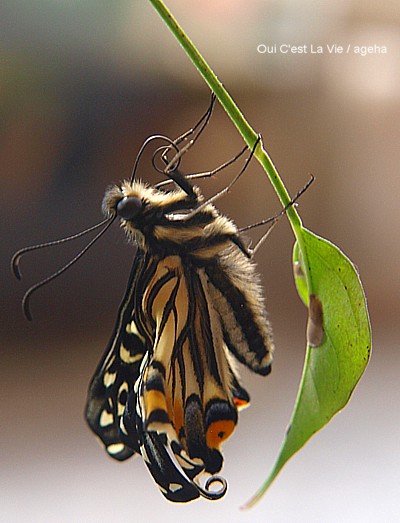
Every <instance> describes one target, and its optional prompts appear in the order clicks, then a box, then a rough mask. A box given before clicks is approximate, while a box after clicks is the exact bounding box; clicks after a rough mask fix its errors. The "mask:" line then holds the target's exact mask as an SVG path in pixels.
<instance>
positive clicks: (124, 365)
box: [85, 251, 147, 461]
mask: <svg viewBox="0 0 400 523" xmlns="http://www.w3.org/2000/svg"><path fill="white" fill-rule="evenodd" d="M145 270H146V259H145V255H144V253H143V252H142V251H138V252H137V254H136V256H135V259H134V263H133V266H132V270H131V273H130V276H129V281H128V287H127V290H126V293H125V296H124V298H123V300H122V303H121V305H120V308H119V311H118V318H117V323H116V326H115V329H114V332H113V335H112V337H111V340H110V342H109V344H108V346H107V348H106V351H105V353H104V356H103V358H102V360H101V361H100V364H99V365H98V367H97V369H96V372H95V373H94V376H93V378H92V381H91V383H90V386H89V392H88V399H87V404H86V412H85V415H86V420H87V422H88V424H89V426H90V428H91V429H92V430H93V432H94V433H95V434H96V435H97V436H98V437H99V438H100V440H101V441H102V442H103V444H104V446H105V448H106V450H107V452H108V454H109V455H110V456H112V457H113V458H115V459H117V460H119V461H122V460H125V459H127V458H129V457H130V456H132V454H134V452H139V445H138V443H137V437H136V439H135V437H134V436H133V435H132V434H131V437H130V438H129V441H130V445H129V446H128V445H127V444H126V443H127V441H126V439H125V438H121V433H120V419H121V416H122V414H123V412H124V410H125V405H126V402H127V399H128V395H129V393H130V391H131V389H132V388H133V385H134V383H135V381H136V380H137V378H138V376H139V372H140V365H141V362H142V359H143V356H144V354H145V353H146V350H147V349H146V342H145V339H146V338H145V335H144V332H143V331H142V329H140V327H139V326H138V322H137V321H135V300H136V299H137V297H136V294H137V283H138V280H139V279H140V278H141V275H142V274H143V273H144V271H145Z"/></svg>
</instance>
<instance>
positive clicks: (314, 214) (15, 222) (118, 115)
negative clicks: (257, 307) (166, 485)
mask: <svg viewBox="0 0 400 523" xmlns="http://www.w3.org/2000/svg"><path fill="white" fill-rule="evenodd" d="M168 5H169V7H170V9H171V10H172V12H173V13H174V14H175V16H176V17H177V18H178V20H179V21H180V22H181V24H182V25H183V27H184V28H185V30H186V31H187V33H188V35H189V36H190V37H191V38H192V40H193V41H194V42H195V43H196V44H197V46H198V47H199V49H200V51H201V52H202V53H203V55H204V56H205V58H206V59H207V60H208V61H209V63H210V65H211V66H212V67H213V68H214V70H215V72H216V73H217V74H218V76H219V78H220V79H221V80H222V81H223V83H224V85H225V86H226V87H227V88H228V90H229V92H230V93H231V95H232V96H233V98H234V99H235V101H236V102H237V104H238V105H239V107H240V109H241V110H242V111H243V113H244V114H245V116H246V118H247V119H248V121H249V122H250V124H251V125H252V126H253V127H254V129H255V130H256V131H258V132H261V133H262V134H263V138H264V142H265V145H266V148H267V150H268V151H269V153H270V155H271V156H272V158H273V160H274V162H275V163H276V165H277V167H278V169H279V171H280V173H281V175H282V177H283V179H284V181H285V183H286V184H287V187H288V189H289V191H290V193H291V194H292V195H294V194H295V193H296V192H297V190H298V189H300V188H301V187H302V186H303V185H304V184H305V183H306V181H307V180H308V178H309V174H310V173H313V174H314V175H315V177H316V182H315V183H314V184H313V186H312V187H311V188H310V189H309V190H308V191H307V192H306V194H304V195H303V196H302V198H301V201H300V202H299V211H300V214H301V216H302V218H303V222H304V224H305V225H306V226H308V227H309V228H311V229H312V230H313V231H314V232H316V233H317V234H320V235H322V236H324V237H326V238H328V239H330V240H331V241H333V242H334V243H336V244H337V245H338V246H340V247H341V248H342V249H343V251H344V252H345V253H346V254H347V255H348V256H349V257H350V258H351V259H352V260H353V261H354V262H355V263H356V265H357V266H358V268H359V271H360V274H361V278H362V281H363V284H364V287H365V291H366V294H367V296H368V302H369V309H370V314H371V320H372V326H373V335H374V352H373V356H372V360H371V363H370V365H369V367H368V369H367V372H366V374H365V376H364V378H363V379H362V380H361V382H360V385H359V387H358V388H357V390H356V392H355V394H354V396H353V398H352V400H351V402H350V404H349V406H348V407H347V408H346V409H345V410H344V411H343V412H342V413H341V414H340V415H338V416H337V417H336V418H335V419H334V420H333V422H332V423H331V424H330V425H329V426H328V427H326V428H325V429H324V430H323V431H322V432H321V433H320V434H318V435H317V436H316V437H315V438H313V439H312V440H311V441H310V442H309V443H308V444H307V446H306V447H305V448H304V449H303V450H302V451H301V452H300V453H299V454H298V455H297V456H295V457H294V458H293V460H292V461H291V462H290V463H289V464H288V465H287V466H286V467H285V469H284V471H283V472H282V473H281V475H280V476H279V478H278V479H277V481H276V482H275V484H274V485H273V487H272V488H271V490H270V491H269V493H268V494H267V496H266V497H265V498H264V499H263V501H262V502H261V503H260V504H259V505H258V506H256V507H255V508H254V509H253V510H252V511H250V512H240V511H239V508H238V507H239V506H240V505H241V504H243V503H244V502H245V501H246V500H247V499H248V498H249V496H250V495H252V494H253V493H254V492H255V490H256V489H257V488H258V487H259V485H260V484H261V482H262V481H263V479H264V478H265V477H266V475H267V473H268V470H269V468H270V467H271V466H272V464H273V462H274V459H275V458H276V456H277V453H278V450H279V447H280V444H281V441H282V438H283V436H284V433H285V428H286V425H287V423H288V420H289V418H290V413H291V410H292V406H293V404H294V400H295V396H296V391H297V386H298V382H299V379H300V375H301V369H302V361H303V356H304V332H305V322H306V310H305V308H304V307H303V305H302V304H301V302H300V300H299V298H298V297H297V295H296V291H295V288H294V284H293V279H292V268H291V250H292V246H293V236H292V233H291V230H290V228H289V225H288V223H287V220H285V219H283V220H281V221H280V223H279V225H278V226H277V227H276V228H275V230H274V231H273V233H272V235H271V236H270V238H269V239H268V241H267V242H266V243H265V244H264V245H263V247H262V248H261V249H260V250H259V251H258V253H257V263H258V266H259V269H260V272H261V273H262V278H263V283H264V286H265V289H266V296H267V302H268V309H269V312H270V319H271V321H272V323H273V326H274V332H275V341H276V346H277V350H276V357H275V364H274V368H273V372H272V374H271V376H270V377H268V379H262V378H259V377H254V376H250V374H249V373H245V372H244V373H243V377H244V382H245V384H246V388H248V389H249V391H250V393H251V396H252V406H251V408H250V409H249V410H247V411H245V412H243V413H242V414H241V416H240V418H241V419H240V423H239V426H238V428H237V431H236V433H235V435H234V437H233V438H232V439H231V440H230V441H229V442H227V444H226V445H225V448H224V454H225V467H224V470H223V474H224V476H225V477H226V478H227V479H228V481H229V491H228V494H227V495H226V496H225V498H224V499H223V500H221V501H219V502H217V503H211V502H205V501H198V502H196V503H192V504H188V505H185V506H180V507H178V506H174V505H172V504H169V503H168V502H166V501H164V499H163V498H162V496H161V495H160V494H159V492H158V491H157V488H156V486H155V485H154V484H153V482H152V479H151V478H150V476H149V474H148V472H147V470H146V469H145V467H144V465H143V463H142V462H141V460H140V459H138V458H137V459H136V460H129V461H127V462H125V463H122V464H120V463H116V462H113V461H112V460H111V459H109V458H108V457H107V456H106V455H105V453H104V451H103V450H102V449H101V448H100V446H99V445H98V444H97V443H96V441H95V438H94V437H93V435H92V434H91V433H90V432H89V429H88V428H87V427H86V424H85V422H84V420H83V414H82V413H83V408H84V403H85V398H86V390H87V386H88V383H89V380H90V378H91V376H92V373H93V371H94V369H95V367H96V365H97V363H98V361H99V358H100V357H101V355H102V351H103V350H104V347H105V346H106V343H107V341H108V338H109V336H110V335H111V332H112V329H113V326H114V321H115V317H116V312H117V308H118V305H119V302H120V300H121V298H122V295H123V293H124V290H125V285H126V282H127V278H128V274H129V270H130V265H131V262H132V258H133V255H134V249H133V248H132V246H130V245H127V243H126V240H125V238H124V236H123V234H122V232H121V231H120V230H119V229H118V227H117V226H115V227H113V228H112V229H111V230H110V231H108V233H107V234H106V236H104V237H103V238H102V239H101V240H100V241H99V242H98V243H97V244H96V245H95V246H94V247H93V248H92V249H91V250H90V251H89V252H88V253H87V254H86V256H85V257H84V258H83V259H82V260H81V261H80V262H79V263H78V264H76V265H74V266H73V268H71V269H70V270H69V271H68V272H67V273H66V274H64V275H63V276H62V277H60V278H59V279H57V280H55V281H54V282H53V283H51V284H50V285H48V286H47V287H45V288H43V289H41V290H39V291H38V292H37V294H35V295H34V296H33V299H32V312H33V315H34V320H35V321H34V322H33V323H28V322H27V321H26V320H25V319H24V318H23V316H22V313H21V307H20V301H21V298H22V295H23V293H24V291H25V290H26V289H27V288H28V287H29V286H30V285H32V284H33V283H36V282H37V281H39V280H40V279H43V278H44V277H46V276H48V275H49V274H51V273H52V272H54V271H55V270H56V269H57V268H59V267H60V266H62V265H63V264H65V263H66V262H67V261H68V260H70V259H71V257H73V256H74V255H75V254H76V253H77V252H78V251H79V250H80V249H81V248H82V247H83V246H84V245H85V243H86V242H87V240H85V239H81V240H76V241H75V242H72V243H70V244H68V245H64V246H60V247H59V248H53V249H50V250H47V251H41V252H36V253H31V254H30V255H27V256H26V258H23V260H22V263H21V269H22V272H23V276H24V279H23V281H22V283H19V282H17V281H16V280H15V279H14V278H13V277H12V276H11V274H10V270H9V261H10V258H11V256H12V254H13V253H14V252H15V251H16V250H17V249H19V248H21V247H24V246H27V245H31V244H35V243H41V242H45V241H48V240H52V239H56V238H62V237H65V236H68V235H71V234H73V233H75V232H78V231H81V230H83V229H85V228H86V227H88V226H90V225H92V224H94V223H97V222H98V221H100V219H101V212H100V205H101V200H102V197H103V194H104V190H105V188H106V187H107V186H108V185H109V184H111V183H115V182H118V181H119V180H121V179H124V178H128V177H129V176H130V172H131V169H132V166H133V163H134V160H135V157H136V154H137V151H138V149H139V147H140V145H141V143H142V142H143V140H144V139H145V138H146V137H147V136H149V135H150V134H153V133H163V134H166V135H168V136H171V137H176V136H178V135H179V134H180V133H182V132H183V131H185V130H186V129H188V128H189V127H191V126H192V125H193V124H194V123H195V122H196V121H197V119H198V118H199V116H200V115H201V114H202V113H203V112H204V110H205V109H206V107H207V105H208V103H209V92H208V89H207V87H206V86H205V84H204V83H203V81H202V79H201V78H200V76H199V75H198V73H197V72H196V71H195V69H194V67H193V66H192V65H191V63H190V62H189V60H188V59H187V57H186V56H185V54H184V53H183V51H182V50H181V48H180V47H179V45H178V44H177V43H176V41H175V40H174V38H173V37H172V35H171V34H170V33H169V31H168V30H167V29H166V27H165V26H164V25H163V23H162V21H161V19H160V18H159V17H158V15H157V14H156V12H155V11H154V9H153V8H152V7H151V5H150V3H149V2H133V1H127V0H120V1H119V2H104V1H101V2H99V1H94V0H86V1H85V2H80V3H79V2H71V1H67V0H64V1H63V0H59V1H57V2H56V1H51V0H50V1H49V0H36V1H34V2H31V1H22V0H3V2H2V7H1V17H0V71H1V76H0V165H1V191H0V198H1V206H0V209H1V213H2V216H1V219H0V231H1V238H2V241H1V243H0V249H1V256H0V260H1V262H0V269H1V273H2V275H1V293H0V295H1V331H0V335H1V342H2V343H1V365H0V387H1V397H2V402H1V403H2V407H1V419H2V429H1V436H0V453H1V457H0V477H1V483H2V489H1V490H2V494H1V500H0V519H1V520H2V521H6V522H22V521H31V522H48V521H51V522H56V521H57V522H58V521H60V522H81V521H82V522H106V521H158V520H159V519H160V518H162V521H163V522H165V523H168V522H172V521H176V518H177V517H179V518H182V520H189V519H190V521H193V522H200V521H201V522H203V521H205V520H207V519H208V520H218V521H222V522H225V521H227V522H228V521H229V522H250V521H251V522H253V521H255V522H259V521H268V522H271V523H276V522H307V523H309V522H321V521H322V522H355V521H357V522H358V521H360V522H378V521H379V522H382V521H385V522H392V521H400V508H399V507H398V495H399V479H400V478H399V465H400V459H399V441H400V424H399V418H398V405H399V402H400V390H399V380H398V374H399V363H400V357H399V349H398V334H399V330H398V318H399V315H400V306H399V299H398V296H399V294H400V279H399V269H398V263H399V259H400V244H399V241H398V230H399V228H400V213H399V211H398V208H399V194H400V193H399V188H400V183H399V174H398V165H399V163H400V154H399V137H400V123H399V122H400V90H399V86H400V81H399V80H400V78H399V77H400V67H399V65H400V64H399V56H400V54H399V50H400V31H399V26H400V10H399V6H398V2H397V1H396V0H382V1H381V2H379V3H367V2H363V1H361V0H338V1H336V2H328V1H325V0H324V1H318V2H317V1H315V0H264V1H262V0H246V1H245V0H237V1H236V2H229V1H227V0H213V1H212V2H211V1H206V0H192V1H191V2H187V1H183V0H169V1H168ZM274 44H276V45H277V47H278V51H277V52H276V53H275V54H269V53H260V52H259V51H260V50H265V47H263V46H273V45H274ZM281 44H290V45H294V46H301V47H304V46H305V45H307V46H308V49H309V48H310V46H311V44H314V45H315V46H317V45H321V46H326V45H327V44H329V45H332V44H337V45H339V46H343V47H344V48H345V49H347V46H349V45H350V48H351V52H350V53H349V54H347V53H344V54H337V53H336V54H329V53H328V52H327V48H326V47H325V53H324V54H321V55H316V54H312V55H311V54H309V53H308V54H306V53H301V54H299V53H296V54H290V53H288V54H283V53H281V52H279V46H280V45H281ZM260 46H261V47H260ZM353 46H373V49H374V50H373V52H372V53H371V54H368V55H366V56H362V55H360V54H356V53H355V52H353V50H354V47H353ZM374 46H377V47H374ZM383 47H384V48H386V51H387V52H386V53H383V52H382V48H383ZM378 50H379V51H381V52H378ZM242 147H243V142H242V140H241V138H240V136H239V135H238V133H237V131H236V130H235V128H234V127H233V125H232V124H231V123H230V121H229V120H228V118H227V117H226V116H225V114H224V112H223V110H222V109H221V108H220V107H217V108H216V111H215V114H214V116H213V119H212V121H211V123H210V125H209V127H208V128H207V131H206V132H205V133H204V134H203V136H202V138H201V140H199V142H198V143H197V144H196V147H194V148H193V150H192V151H191V152H190V154H188V155H187V156H186V157H185V158H184V162H183V168H184V170H185V172H188V173H189V172H196V171H201V170H208V169H210V168H213V167H215V166H217V165H219V164H220V163H222V162H224V161H225V160H227V159H229V158H231V157H233V156H234V155H235V154H236V153H237V152H238V151H240V150H241V148H242ZM239 168H240V165H235V166H233V167H231V168H230V169H229V170H226V171H224V172H222V173H220V174H219V175H218V177H217V179H212V180H205V181H203V182H202V188H203V190H204V192H205V194H207V195H212V194H214V193H215V192H217V190H218V189H219V188H221V187H223V186H224V185H225V184H226V183H227V180H229V179H231V177H232V176H234V174H235V173H236V172H238V169H239ZM139 175H140V177H142V178H143V179H145V180H146V181H149V182H150V183H153V182H154V181H155V180H157V179H159V178H157V176H156V175H155V174H154V172H153V171H152V169H151V164H150V159H149V158H146V157H145V158H144V159H143V161H142V162H141V165H140V170H139ZM218 207H219V208H220V209H221V210H222V211H223V212H225V213H227V214H229V216H230V217H232V218H233V219H234V220H235V221H236V223H237V224H238V225H239V226H244V225H247V224H250V223H254V222H256V221H258V220H260V219H263V218H266V217H268V216H272V215H273V214H274V213H276V212H277V211H278V210H279V208H280V206H279V202H278V200H277V198H276V196H275V194H274V193H273V191H272V189H271V187H270V184H269V182H268V180H267V179H266V177H265V175H264V174H263V171H262V170H261V168H260V167H259V166H258V165H257V162H255V161H254V162H252V164H251V166H250V168H249V169H248V171H247V172H246V173H245V175H244V176H243V177H242V178H241V180H240V182H239V183H238V184H237V185H236V186H235V188H234V190H233V191H232V193H231V194H230V195H228V196H226V197H224V198H223V199H221V200H220V201H219V202H218ZM259 233H260V231H257V230H256V231H252V235H253V234H254V238H257V235H258V234H259Z"/></svg>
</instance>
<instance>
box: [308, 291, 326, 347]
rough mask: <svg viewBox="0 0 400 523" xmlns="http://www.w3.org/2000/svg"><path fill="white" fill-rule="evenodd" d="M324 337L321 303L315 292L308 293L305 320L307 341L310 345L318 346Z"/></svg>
mask: <svg viewBox="0 0 400 523" xmlns="http://www.w3.org/2000/svg"><path fill="white" fill-rule="evenodd" d="M323 339H324V325H323V313H322V303H321V302H320V300H319V299H318V298H317V296H316V295H315V294H310V304H309V306H308V321H307V343H308V345H310V347H318V346H319V345H321V343H322V340H323Z"/></svg>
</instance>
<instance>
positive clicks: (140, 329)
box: [86, 180, 273, 502]
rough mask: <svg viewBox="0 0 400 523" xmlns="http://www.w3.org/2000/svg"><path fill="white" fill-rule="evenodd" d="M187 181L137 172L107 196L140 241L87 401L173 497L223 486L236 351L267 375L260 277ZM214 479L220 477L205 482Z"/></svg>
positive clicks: (109, 437) (211, 494) (117, 446)
mask: <svg viewBox="0 0 400 523" xmlns="http://www.w3.org/2000/svg"><path fill="white" fill-rule="evenodd" d="M185 182H186V183H185V188H187V183H188V181H187V180H185ZM190 189H191V190H187V191H185V190H183V189H182V188H180V187H178V188H177V189H175V190H171V191H165V190H161V189H159V188H155V187H151V186H149V185H147V184H145V183H143V182H141V181H136V180H134V181H125V182H123V183H122V184H121V185H119V186H114V187H112V188H110V189H109V190H108V191H107V193H106V195H105V197H104V201H103V209H104V212H105V214H106V216H107V217H108V218H113V217H115V216H118V217H119V218H120V220H121V225H122V228H123V229H124V231H125V233H126V234H127V237H128V238H129V240H131V241H132V242H134V243H135V244H136V246H137V252H136V255H135V259H134V262H133V266H132V270H131V274H130V277H129V281H128V286H127V291H126V294H125V296H124V299H123V301H122V304H121V306H120V309H119V312H118V318H117V322H116V327H115V330H114V332H113V335H112V337H111V340H110V343H109V345H108V347H107V349H106V352H105V355H104V356H103V359H102V360H101V362H100V364H99V366H98V368H97V369H96V372H95V374H94V377H93V379H92V382H91V384H90V387H89V394H88V400H87V406H86V419H87V421H88V424H89V426H90V428H91V429H92V430H93V431H94V432H95V434H96V435H97V436H98V437H99V438H100V440H101V441H102V442H103V444H104V446H105V448H106V450H107V452H108V453H109V454H110V455H111V456H112V457H113V458H115V459H117V460H125V459H127V458H129V457H130V456H132V455H133V454H135V453H138V454H141V455H142V457H143V459H144V461H145V463H146V465H147V467H148V469H149V471H150V473H151V474H152V476H153V478H154V480H155V481H156V483H157V484H158V486H159V488H160V490H161V492H162V493H163V494H164V496H165V497H166V498H167V499H168V500H170V501H175V502H186V501H190V500H192V499H195V498H197V497H199V496H200V495H202V496H204V497H206V498H210V499H213V498H218V497H220V496H221V495H222V494H224V493H225V490H226V486H225V483H224V481H223V479H222V478H219V477H215V476H213V475H214V474H216V473H217V472H219V471H220V469H221V467H222V462H223V458H222V454H221V450H220V449H221V445H222V443H223V442H224V441H225V440H226V439H227V438H228V437H229V436H230V435H231V434H232V432H233V431H234V429H235V426H236V424H237V420H238V411H239V410H240V409H241V408H243V407H245V406H247V405H248V403H249V396H248V394H247V392H246V391H245V389H244V388H243V387H242V386H241V385H240V382H239V377H238V374H237V370H236V365H235V360H236V361H239V362H240V363H242V364H243V365H245V366H246V367H248V368H249V369H251V370H252V371H254V372H256V373H258V374H261V375H266V374H268V373H269V372H270V368H271V360H272V352H273V342H272V336H271V329H270V326H269V323H268V321H267V319H266V310H265V305H264V299H263V293H262V290H261V287H260V283H259V277H258V275H257V273H256V270H255V266H254V263H253V261H252V259H251V255H250V253H249V251H248V250H247V248H246V246H245V245H244V243H243V241H242V239H241V237H240V234H239V232H238V229H237V227H236V225H235V224H234V223H233V222H232V221H231V220H229V219H228V218H227V217H225V216H223V215H222V214H220V213H219V212H218V211H217V209H216V208H215V207H214V205H212V204H211V203H207V202H203V197H202V195H201V192H200V190H199V189H198V188H197V187H196V186H191V187H190ZM203 473H208V474H211V477H210V478H209V480H208V483H206V486H205V487H204V488H203V487H201V486H200V483H198V482H196V478H197V477H201V475H202V474H203ZM216 481H218V482H220V483H222V488H221V489H220V490H219V491H217V492H215V491H211V489H210V488H209V487H210V486H211V484H212V483H214V482H216Z"/></svg>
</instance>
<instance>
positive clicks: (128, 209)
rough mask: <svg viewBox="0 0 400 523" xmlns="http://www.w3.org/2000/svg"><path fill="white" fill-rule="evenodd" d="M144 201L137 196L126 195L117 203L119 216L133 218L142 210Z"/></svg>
mask: <svg viewBox="0 0 400 523" xmlns="http://www.w3.org/2000/svg"><path fill="white" fill-rule="evenodd" d="M142 207H143V203H142V200H140V198H136V196H125V198H122V200H120V201H119V202H118V203H117V213H118V216H120V217H121V218H124V220H133V219H134V218H135V217H136V216H137V215H138V214H139V212H140V211H141V210H142Z"/></svg>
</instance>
